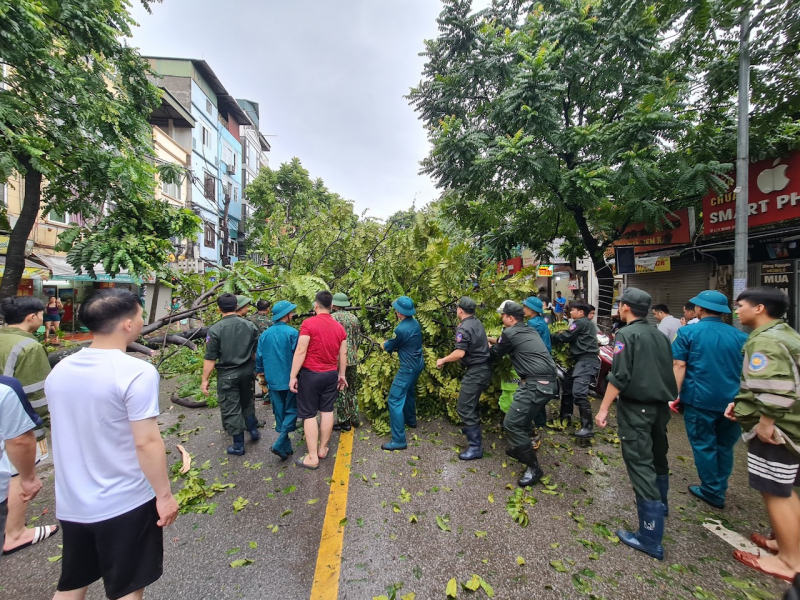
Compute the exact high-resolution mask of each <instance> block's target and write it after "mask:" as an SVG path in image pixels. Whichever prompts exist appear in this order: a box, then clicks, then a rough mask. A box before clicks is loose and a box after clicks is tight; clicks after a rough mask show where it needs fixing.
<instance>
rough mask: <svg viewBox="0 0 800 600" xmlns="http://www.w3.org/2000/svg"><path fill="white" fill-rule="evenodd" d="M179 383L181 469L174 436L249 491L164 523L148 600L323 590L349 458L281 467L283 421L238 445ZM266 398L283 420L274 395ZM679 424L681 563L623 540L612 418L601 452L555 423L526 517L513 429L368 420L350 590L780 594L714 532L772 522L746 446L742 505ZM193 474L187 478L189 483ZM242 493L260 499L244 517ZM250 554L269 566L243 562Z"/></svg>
mask: <svg viewBox="0 0 800 600" xmlns="http://www.w3.org/2000/svg"><path fill="white" fill-rule="evenodd" d="M169 391H170V385H169V382H166V383H165V385H164V390H163V392H164V402H163V404H164V409H165V410H164V413H163V414H162V417H161V419H160V423H161V426H162V430H163V431H164V432H165V439H166V441H167V444H168V448H169V449H170V450H171V454H170V456H169V460H170V463H173V462H177V461H178V459H179V456H178V453H177V451H176V450H175V444H177V443H181V444H183V445H184V446H185V447H186V449H187V450H188V451H189V452H190V453H191V454H192V455H193V457H194V461H193V465H194V466H196V467H203V466H204V465H205V467H206V468H203V469H201V470H200V471H199V476H200V477H202V478H204V479H205V480H206V482H207V485H211V484H212V483H213V482H214V481H217V482H219V483H222V484H227V483H233V484H235V487H234V488H229V489H225V490H223V491H220V492H219V493H217V494H216V495H215V496H214V497H213V498H210V499H208V500H207V502H208V503H216V504H217V506H216V508H215V510H214V512H213V514H191V513H190V514H184V515H181V516H180V518H179V519H178V521H177V523H176V524H175V525H173V526H172V527H170V528H169V529H168V530H167V531H166V535H165V564H164V576H163V577H162V578H161V579H160V580H159V581H158V582H157V583H156V584H154V585H153V586H151V587H150V588H149V589H148V592H147V594H146V597H147V598H151V599H183V598H185V599H192V600H200V599H205V598H208V599H211V598H214V599H227V598H247V599H289V600H295V599H297V600H303V599H307V598H309V597H310V594H311V588H312V582H313V579H314V569H315V565H316V561H317V553H318V548H319V545H320V532H321V530H322V524H323V520H324V517H325V509H326V503H327V498H328V492H329V485H337V483H339V482H335V481H332V480H331V475H332V472H333V467H334V461H335V458H334V457H333V456H332V457H331V458H330V459H328V460H325V461H323V463H322V467H321V468H320V469H319V470H317V471H313V472H312V471H306V470H304V469H299V468H297V467H295V466H294V465H292V464H291V461H287V462H280V461H279V459H278V458H277V457H275V456H274V455H272V454H271V453H270V452H269V449H268V445H269V444H270V443H271V441H272V440H274V439H275V436H276V435H277V434H276V433H275V432H274V431H272V430H269V429H264V430H262V432H263V435H264V438H263V439H262V441H261V442H259V443H258V444H252V443H249V442H248V444H247V455H246V456H244V457H242V458H238V457H227V456H226V455H225V454H224V449H225V447H226V446H227V444H228V439H227V438H226V437H225V435H224V434H223V433H222V432H221V426H220V420H219V415H218V411H216V410H212V409H185V408H181V407H178V406H173V405H170V404H169V403H168V401H166V397H167V395H168V392H169ZM257 409H258V411H259V415H260V416H261V417H263V418H267V419H268V420H269V421H270V422H271V411H270V409H269V407H268V406H263V405H262V404H260V403H259V404H258V408H257ZM669 431H670V442H671V446H672V447H671V450H670V464H671V469H672V478H671V485H672V489H671V491H670V505H671V506H670V509H671V514H670V517H669V518H668V520H667V526H666V537H665V540H664V547H665V553H666V559H665V560H664V561H663V562H659V561H656V560H653V559H651V558H649V557H647V556H646V555H644V554H641V553H638V552H635V551H633V550H631V549H629V548H628V547H626V546H624V545H623V544H621V543H619V542H618V541H617V540H616V538H615V537H614V536H613V532H614V531H615V529H616V528H617V527H619V526H620V525H623V526H624V525H633V526H635V523H636V513H635V507H634V504H633V501H634V498H633V493H632V490H631V488H630V484H629V483H628V480H627V476H626V473H625V467H624V465H623V463H622V459H621V454H620V449H619V445H618V442H617V441H616V436H615V435H614V433H613V430H612V429H608V430H606V432H603V433H601V434H599V435H598V436H597V438H596V442H595V444H594V445H592V446H590V447H588V448H586V447H579V446H576V445H574V443H573V441H572V439H571V436H569V435H565V434H564V433H561V432H555V431H550V432H548V434H547V435H546V436H545V440H544V443H543V445H542V451H541V452H540V461H541V463H542V465H543V467H544V469H545V472H546V473H547V474H548V475H549V480H548V484H547V485H537V486H536V487H535V488H534V489H533V490H532V491H531V492H530V493H528V494H527V495H526V497H527V498H528V500H529V502H528V503H525V507H526V511H527V514H528V519H529V524H528V526H527V527H522V526H520V525H519V524H517V523H515V522H514V521H513V520H512V518H511V516H509V514H508V512H507V511H506V502H507V500H508V499H509V498H510V497H511V496H512V495H513V494H514V491H515V489H516V486H515V485H514V484H515V481H516V477H518V476H519V474H520V471H521V469H520V465H519V464H518V463H516V462H515V461H513V460H511V459H508V458H507V457H506V456H505V454H504V452H503V448H504V447H505V446H504V440H503V436H502V434H501V431H500V429H499V427H497V426H495V427H490V428H489V429H488V431H487V432H486V433H485V442H486V448H487V450H488V451H489V452H488V453H487V456H486V457H485V458H484V459H483V460H479V461H473V462H468V463H465V462H461V461H459V460H458V458H457V450H458V446H459V444H461V443H462V441H463V436H462V435H460V434H459V433H458V432H457V427H455V426H454V425H452V424H450V423H448V422H445V421H442V420H435V421H431V422H422V421H421V422H420V426H419V428H418V429H416V430H414V431H411V430H410V431H409V437H410V443H409V448H408V450H407V451H404V452H393V453H389V452H384V451H382V450H381V449H380V444H381V443H382V442H383V441H385V439H383V438H380V437H378V436H376V435H375V434H374V433H373V432H371V430H370V429H369V427H368V426H365V427H362V428H360V429H358V430H356V432H355V439H354V445H353V452H352V457H351V458H352V467H351V474H350V482H349V497H348V505H347V524H346V525H345V526H344V546H343V552H342V563H341V577H340V586H339V595H338V597H339V598H340V599H347V600H365V599H366V600H369V599H371V598H373V597H377V596H380V595H386V596H387V597H389V598H391V597H392V596H391V594H392V591H393V590H394V591H396V598H397V599H398V600H399V599H400V598H401V597H404V596H405V598H406V600H408V599H409V598H411V597H412V596H410V595H409V594H411V593H413V594H415V595H416V599H418V600H427V599H437V598H442V599H444V598H445V597H446V594H445V590H446V588H447V585H448V581H449V580H450V579H452V578H455V579H456V580H457V582H458V598H471V597H475V598H485V597H487V594H486V592H485V591H483V590H478V591H477V592H470V591H467V590H466V589H464V588H463V587H462V584H464V583H467V582H468V581H469V580H470V579H471V578H472V577H473V575H477V576H479V577H480V578H482V579H483V580H484V581H485V582H486V583H488V584H489V586H491V588H492V590H493V592H494V598H500V599H520V600H521V599H527V598H554V599H555V598H608V599H611V598H624V599H628V598H630V599H634V598H635V599H640V598H641V599H645V598H648V599H649V598H699V599H701V600H702V599H713V598H718V599H722V598H741V599H748V598H758V599H760V598H773V597H780V591H781V590H782V589H783V587H784V586H783V584H782V583H781V582H777V581H776V580H773V579H771V578H769V577H766V576H762V575H759V574H757V573H755V572H753V571H750V570H749V569H747V568H746V567H743V566H741V565H739V563H737V562H736V561H735V560H734V559H733V558H732V556H731V552H732V550H733V547H732V546H731V545H729V544H728V543H727V542H725V541H723V540H722V539H721V538H720V537H718V536H717V535H715V534H713V533H712V532H710V531H709V530H708V529H707V528H705V527H704V526H703V523H704V522H705V521H706V520H708V519H710V518H716V519H721V520H723V522H724V524H725V525H726V526H727V527H728V528H730V529H732V530H734V531H736V532H738V533H740V534H742V535H744V536H745V537H747V536H749V534H750V532H752V531H762V532H766V531H767V530H768V525H767V519H766V514H765V512H764V510H763V508H762V505H761V500H760V497H759V496H758V494H756V493H755V492H753V491H752V490H750V489H749V488H748V487H747V473H746V468H745V459H746V456H745V453H744V452H743V450H742V448H741V447H739V449H738V452H737V465H736V468H735V472H734V475H733V477H732V479H731V489H730V492H729V496H728V503H727V507H726V508H725V510H723V511H718V510H715V509H712V508H710V507H708V506H706V505H704V504H702V503H699V502H698V501H696V500H695V499H694V498H693V497H692V496H690V495H689V494H688V492H687V491H686V486H687V485H689V484H692V483H696V475H695V471H694V465H693V461H692V457H691V450H690V448H689V446H688V443H687V441H686V434H685V431H684V427H683V422H682V418H681V417H676V418H674V419H673V420H672V422H671V424H670V428H669ZM295 437H297V435H296V434H295ZM336 437H337V434H334V440H333V441H334V444H333V447H332V450H333V451H334V452H335V447H336ZM42 475H43V479H44V481H45V487H44V490H43V491H42V493H41V494H40V495H39V497H38V498H37V499H36V501H35V502H34V503H33V506H32V508H31V510H30V511H29V516H30V517H32V519H31V521H35V524H46V523H53V522H54V516H53V515H54V501H53V473H52V466H48V467H45V468H44V469H43V471H42ZM183 484H184V480H182V479H178V480H177V481H176V482H175V483H174V485H173V489H174V491H176V492H177V491H178V490H180V489H181V488H182V487H183ZM240 498H241V499H243V500H246V501H247V503H246V504H245V505H244V506H243V507H242V506H238V508H240V509H241V510H239V511H238V512H237V511H235V510H234V503H235V502H237V500H239V499H240ZM237 504H244V503H243V502H239V503H237ZM31 524H33V523H31ZM59 543H60V534H59V535H56V536H55V537H54V538H51V539H49V540H46V541H45V542H42V543H41V544H38V545H36V546H35V547H33V548H30V549H27V550H25V551H23V552H19V553H17V554H14V555H12V556H8V557H2V558H0V598H19V599H22V598H24V599H26V600H36V599H39V598H50V597H51V596H52V594H53V592H54V590H55V584H56V581H57V579H58V576H59V572H60V562H59V561H58V558H57V557H58V556H59V555H60V553H61V551H60V549H59V547H58V544H59ZM242 559H246V560H248V561H253V562H252V563H251V564H247V565H245V566H239V567H232V566H231V563H232V562H234V561H237V560H242ZM234 564H236V563H234ZM407 595H408V596H407ZM88 597H89V598H103V597H104V594H103V589H102V585H101V584H100V583H98V584H95V585H93V586H92V587H91V588H90V592H89V595H88Z"/></svg>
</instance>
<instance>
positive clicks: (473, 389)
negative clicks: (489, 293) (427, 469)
mask: <svg viewBox="0 0 800 600" xmlns="http://www.w3.org/2000/svg"><path fill="white" fill-rule="evenodd" d="M476 308H477V304H475V301H474V300H473V299H472V298H467V297H466V296H464V297H463V298H461V299H460V300H459V301H458V308H457V309H456V315H458V318H459V320H460V321H461V324H460V325H459V326H458V329H456V349H455V350H454V351H453V352H452V353H450V354H449V355H447V356H445V357H444V358H440V359H439V360H437V361H436V368H437V369H441V368H442V367H443V366H444V365H445V364H446V363H449V362H455V361H459V362H460V363H461V364H462V365H464V366H465V367H466V368H467V370H466V372H465V373H464V376H463V377H462V378H461V391H460V392H459V394H458V404H457V406H456V410H457V411H458V416H459V417H461V420H462V421H463V422H464V428H463V429H462V430H461V431H462V433H464V435H466V436H467V442H468V444H469V447H468V448H467V449H466V450H465V451H464V452H462V453H461V454H459V455H458V458H460V459H461V460H474V459H476V458H482V457H483V448H482V446H481V419H480V415H479V414H478V402H479V401H480V399H481V394H482V393H483V392H484V391H485V390H486V388H487V387H489V384H490V383H491V382H492V368H491V366H490V364H489V340H488V339H487V338H486V330H485V329H484V327H483V323H481V322H480V321H479V320H478V319H476V318H475V309H476Z"/></svg>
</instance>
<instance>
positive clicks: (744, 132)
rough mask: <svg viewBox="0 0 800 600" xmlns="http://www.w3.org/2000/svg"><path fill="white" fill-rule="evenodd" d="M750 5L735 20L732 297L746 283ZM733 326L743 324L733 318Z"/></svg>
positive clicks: (742, 289) (741, 327)
mask: <svg viewBox="0 0 800 600" xmlns="http://www.w3.org/2000/svg"><path fill="white" fill-rule="evenodd" d="M749 112H750V9H749V8H747V7H745V8H743V9H742V18H741V23H739V126H738V129H737V134H738V135H737V141H736V189H735V190H734V191H735V192H736V230H735V238H734V239H735V245H734V254H733V300H734V302H735V301H736V298H737V296H738V295H739V294H740V293H741V292H742V291H744V289H745V288H746V287H747V237H748V236H747V233H748V216H749V212H750V210H749V207H748V186H749V184H750V182H749V168H750V116H749ZM736 326H737V327H738V328H739V329H744V326H743V325H742V324H741V323H740V322H739V320H738V319H737V320H736Z"/></svg>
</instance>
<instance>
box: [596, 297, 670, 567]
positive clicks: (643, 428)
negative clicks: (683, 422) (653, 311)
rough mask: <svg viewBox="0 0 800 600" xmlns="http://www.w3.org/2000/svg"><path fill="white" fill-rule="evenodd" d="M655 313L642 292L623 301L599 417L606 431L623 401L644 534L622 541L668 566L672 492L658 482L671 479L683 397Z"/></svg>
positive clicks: (625, 443)
mask: <svg viewBox="0 0 800 600" xmlns="http://www.w3.org/2000/svg"><path fill="white" fill-rule="evenodd" d="M649 310H650V295H649V294H648V293H647V292H643V291H642V290H638V289H636V288H628V289H627V290H625V293H624V294H622V298H620V300H619V316H620V318H621V319H622V320H623V321H624V322H625V323H627V325H626V326H625V327H623V328H622V329H620V330H619V332H618V333H617V337H616V340H615V342H614V362H613V363H612V365H611V373H610V374H609V375H608V388H607V389H606V395H605V397H604V398H603V403H602V405H601V406H600V410H599V411H598V412H597V426H598V427H605V426H606V424H607V420H608V409H609V407H610V406H611V403H612V402H614V399H615V398H616V397H617V396H618V395H619V401H618V402H617V426H618V434H619V439H620V442H621V444H622V459H623V460H624V461H625V466H626V467H627V468H628V476H629V477H630V479H631V485H633V491H634V492H635V493H636V507H637V509H638V512H639V531H637V532H635V533H632V532H630V531H625V530H624V529H620V530H618V531H617V537H618V538H619V539H620V540H622V542H623V543H625V544H627V545H628V546H630V547H631V548H635V549H636V550H640V551H642V552H646V553H647V554H649V555H650V556H652V557H653V558H657V559H658V560H664V548H663V546H662V545H661V539H662V538H663V536H664V516H665V512H666V510H667V491H668V489H669V488H668V485H667V486H661V488H659V485H658V481H657V478H658V476H659V475H662V476H663V475H669V464H668V463H667V450H668V448H669V445H668V443H667V423H668V422H669V417H670V414H669V402H671V401H672V400H673V399H675V398H676V397H677V395H678V385H677V384H676V382H675V374H674V373H673V372H672V348H671V346H670V343H669V340H668V339H667V338H666V337H665V336H664V334H663V333H661V332H660V331H659V330H658V329H656V328H655V327H653V326H652V325H650V324H649V323H648V322H647V319H646V317H647V313H648V312H649Z"/></svg>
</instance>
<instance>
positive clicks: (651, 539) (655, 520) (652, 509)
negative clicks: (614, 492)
mask: <svg viewBox="0 0 800 600" xmlns="http://www.w3.org/2000/svg"><path fill="white" fill-rule="evenodd" d="M636 507H637V509H638V512H639V531H636V532H630V531H626V530H625V529H618V530H617V537H618V538H619V541H621V542H622V543H623V544H625V545H627V546H630V547H631V548H634V549H636V550H639V551H640V552H644V553H646V554H649V555H650V556H652V557H653V558H656V559H658V560H664V547H663V546H662V545H661V539H662V538H663V537H664V505H663V504H662V503H661V501H660V500H644V499H643V498H637V499H636Z"/></svg>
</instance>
